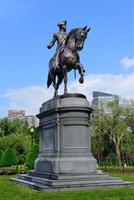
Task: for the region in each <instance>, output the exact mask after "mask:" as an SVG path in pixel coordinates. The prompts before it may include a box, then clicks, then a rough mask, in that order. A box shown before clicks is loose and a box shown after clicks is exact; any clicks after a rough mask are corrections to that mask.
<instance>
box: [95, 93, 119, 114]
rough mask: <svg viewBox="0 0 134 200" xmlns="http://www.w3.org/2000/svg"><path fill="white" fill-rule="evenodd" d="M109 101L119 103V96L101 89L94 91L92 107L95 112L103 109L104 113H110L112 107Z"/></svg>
mask: <svg viewBox="0 0 134 200" xmlns="http://www.w3.org/2000/svg"><path fill="white" fill-rule="evenodd" d="M109 102H115V103H117V104H119V96H118V95H114V94H109V93H104V92H99V91H93V101H92V107H93V109H94V113H98V112H101V111H103V112H104V113H110V112H111V109H110V108H109V107H108V106H107V105H108V103H109Z"/></svg>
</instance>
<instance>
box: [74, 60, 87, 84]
mask: <svg viewBox="0 0 134 200" xmlns="http://www.w3.org/2000/svg"><path fill="white" fill-rule="evenodd" d="M76 69H78V71H79V74H80V78H79V82H80V83H83V82H84V72H85V70H84V68H83V65H82V64H81V63H77V64H76Z"/></svg>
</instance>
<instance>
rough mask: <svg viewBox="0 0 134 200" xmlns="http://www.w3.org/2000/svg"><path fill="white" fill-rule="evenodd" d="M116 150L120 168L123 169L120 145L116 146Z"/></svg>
mask: <svg viewBox="0 0 134 200" xmlns="http://www.w3.org/2000/svg"><path fill="white" fill-rule="evenodd" d="M115 150H116V156H117V159H118V162H119V166H120V167H121V166H122V164H121V153H120V146H119V144H115Z"/></svg>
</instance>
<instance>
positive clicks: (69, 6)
mask: <svg viewBox="0 0 134 200" xmlns="http://www.w3.org/2000/svg"><path fill="white" fill-rule="evenodd" d="M64 19H66V20H67V21H68V24H67V31H68V32H69V31H70V30H71V29H72V28H75V27H84V26H85V25H88V26H89V27H91V32H89V34H88V38H87V40H86V41H85V45H84V49H83V50H82V51H81V52H80V56H81V63H82V64H83V65H84V67H85V69H86V80H87V82H86V84H87V85H85V86H84V88H87V89H88V90H90V92H92V91H91V90H94V89H96V90H99V89H101V90H103V91H107V92H114V93H119V95H122V96H125V95H126V96H127V97H131V98H133V97H134V94H133V95H132V90H131V91H130V90H128V89H127V87H126V93H123V91H122V90H121V88H122V87H120V88H119V89H118V90H117V91H116V88H117V87H116V86H115V89H112V88H111V90H110V83H109V82H106V83H104V84H102V87H101V88H100V87H98V88H96V85H94V86H95V87H91V88H90V85H89V84H91V82H90V80H96V79H97V80H98V77H99V78H100V77H102V80H103V79H104V77H105V76H106V75H107V76H108V77H113V78H112V79H111V78H108V77H105V80H107V79H108V80H109V81H110V82H112V81H113V80H115V79H117V80H118V81H119V82H118V81H115V82H113V84H122V83H124V82H123V81H124V80H125V81H126V80H127V81H128V82H129V83H128V82H127V83H126V82H125V83H124V84H125V86H126V84H127V86H128V87H129V84H130V85H131V86H132V84H133V83H131V80H132V78H133V77H134V70H133V69H134V67H133V66H134V25H133V24H134V1H133V0H109V1H108V0H83V1H82V0H56V1H54V0H23V1H20V0H12V1H11V0H0V27H1V32H0V69H1V72H0V82H1V84H0V117H2V116H5V115H6V114H7V110H8V109H9V108H10V109H11V108H18V109H19V108H23V109H26V110H27V108H28V107H29V103H27V102H29V101H31V105H32V106H33V107H34V106H35V104H36V106H35V107H39V106H40V103H43V101H45V100H46V99H47V98H48V97H52V94H51V91H52V89H51V88H50V89H49V90H47V89H46V79H47V71H48V61H49V59H50V58H51V56H52V55H53V54H54V52H55V47H54V48H53V49H51V50H48V49H47V48H46V46H47V45H48V43H49V42H50V40H51V39H52V35H53V33H54V32H56V31H57V30H58V27H57V23H58V22H59V21H61V20H64ZM72 74H73V73H72ZM119 77H122V78H121V80H122V83H121V82H120V81H121V80H120V78H119ZM89 79H90V80H89ZM69 80H70V87H74V86H72V85H71V82H72V81H74V80H73V75H71V74H70V77H69ZM92 82H93V81H92ZM73 84H74V85H75V84H76V83H73ZM105 84H106V85H109V89H108V88H106V86H105ZM103 85H104V88H103ZM88 86H89V87H88ZM133 86H134V85H133ZM76 87H77V86H76ZM30 89H31V90H30ZM74 90H75V89H74ZM81 90H83V89H82V88H81ZM22 91H23V92H22ZM25 91H27V93H28V92H29V91H32V92H31V99H30V97H29V96H28V94H27V95H26V94H25ZM43 92H44V93H43ZM86 92H88V91H87V90H86ZM29 93H30V92H29ZM33 93H34V94H33ZM129 93H131V94H130V95H129ZM133 93H134V92H133ZM32 94H33V96H34V97H36V98H35V99H36V101H35V102H32V100H33V96H32ZM40 94H41V95H42V97H40ZM17 95H18V96H17ZM21 97H22V98H21ZM26 99H27V101H26ZM30 112H31V113H35V112H37V110H36V109H35V110H34V108H33V110H32V108H31V109H29V111H28V113H30Z"/></svg>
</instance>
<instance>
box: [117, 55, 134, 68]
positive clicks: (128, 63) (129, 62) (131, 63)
mask: <svg viewBox="0 0 134 200" xmlns="http://www.w3.org/2000/svg"><path fill="white" fill-rule="evenodd" d="M120 63H121V64H123V67H124V68H125V69H129V68H132V67H134V58H128V57H124V58H123V59H122V60H121V61H120Z"/></svg>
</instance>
